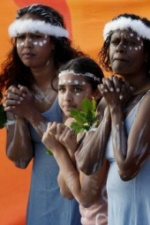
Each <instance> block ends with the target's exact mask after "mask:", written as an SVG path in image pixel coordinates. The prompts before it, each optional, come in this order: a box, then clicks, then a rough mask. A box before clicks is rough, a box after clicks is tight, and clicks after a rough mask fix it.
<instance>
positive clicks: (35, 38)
mask: <svg viewBox="0 0 150 225" xmlns="http://www.w3.org/2000/svg"><path fill="white" fill-rule="evenodd" d="M47 42H48V36H47V35H43V34H40V35H38V34H22V35H20V36H18V37H17V44H16V46H17V48H21V47H24V46H26V45H28V44H29V45H31V46H37V47H43V46H44V45H46V44H47Z"/></svg>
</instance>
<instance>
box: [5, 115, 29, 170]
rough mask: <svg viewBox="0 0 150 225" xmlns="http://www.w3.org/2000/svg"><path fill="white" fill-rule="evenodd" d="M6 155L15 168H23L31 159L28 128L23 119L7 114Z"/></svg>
mask: <svg viewBox="0 0 150 225" xmlns="http://www.w3.org/2000/svg"><path fill="white" fill-rule="evenodd" d="M7 118H8V120H7V124H6V129H7V144H6V153H7V156H8V158H9V159H11V160H12V161H13V162H14V163H15V165H16V166H17V167H20V168H25V167H26V166H27V165H28V163H29V162H30V160H31V159H32V157H33V150H32V143H31V138H30V133H29V129H28V126H27V124H26V122H25V120H24V119H23V118H19V117H16V116H14V115H13V114H10V113H7Z"/></svg>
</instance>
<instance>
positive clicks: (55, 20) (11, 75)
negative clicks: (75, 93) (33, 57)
mask: <svg viewBox="0 0 150 225" xmlns="http://www.w3.org/2000/svg"><path fill="white" fill-rule="evenodd" d="M25 14H31V15H35V16H37V17H38V18H39V19H41V20H44V21H45V22H47V23H51V24H52V25H57V26H60V27H63V28H65V24H64V20H63V17H62V15H61V14H60V13H59V12H57V11H56V10H54V9H53V8H51V7H49V6H46V5H41V4H33V5H31V6H27V7H24V8H21V9H19V10H18V12H17V16H16V19H19V18H21V17H22V16H24V15H25ZM50 37H51V40H52V42H53V44H54V50H53V61H54V66H55V68H56V71H57V70H58V68H59V67H60V66H61V65H63V64H64V63H66V62H67V61H69V60H71V59H73V58H76V57H79V56H82V55H83V53H82V52H81V51H79V50H76V49H75V48H73V47H72V46H71V41H70V40H69V39H68V38H66V37H54V36H50ZM12 46H13V47H12V49H11V50H10V52H9V53H8V56H7V58H6V60H5V61H4V63H3V64H2V72H1V75H0V100H1V98H2V91H3V89H7V88H8V87H9V86H10V85H18V84H21V85H24V86H27V87H28V88H31V87H32V84H33V82H34V79H33V75H32V73H31V71H30V68H29V67H27V66H25V65H24V64H23V63H22V61H21V60H20V58H19V56H18V54H17V49H16V45H15V44H14V42H12Z"/></svg>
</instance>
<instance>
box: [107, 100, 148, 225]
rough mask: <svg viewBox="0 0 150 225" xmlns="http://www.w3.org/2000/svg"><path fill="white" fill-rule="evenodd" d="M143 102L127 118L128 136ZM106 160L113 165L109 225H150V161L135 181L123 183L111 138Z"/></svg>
mask: <svg viewBox="0 0 150 225" xmlns="http://www.w3.org/2000/svg"><path fill="white" fill-rule="evenodd" d="M142 99H143V98H142ZM142 99H141V100H140V101H139V103H138V104H137V105H136V106H135V107H134V108H133V109H132V111H131V112H130V113H129V115H128V117H127V118H126V121H125V124H126V129H127V132H128V133H129V131H130V129H131V127H132V124H133V122H134V119H135V117H136V114H137V111H138V107H139V104H140V102H141V101H142ZM137 141H138V140H137ZM106 158H107V159H108V160H109V162H110V169H109V173H108V179H107V192H108V224H109V225H150V159H147V160H146V161H145V163H144V164H143V166H142V168H141V170H140V172H139V173H138V175H137V176H136V177H135V178H134V179H132V180H130V181H122V180H121V179H120V177H119V174H118V168H117V164H116V162H115V159H114V154H113V148H112V136H111V135H110V138H109V141H108V143H107V148H106Z"/></svg>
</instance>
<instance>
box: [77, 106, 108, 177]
mask: <svg viewBox="0 0 150 225" xmlns="http://www.w3.org/2000/svg"><path fill="white" fill-rule="evenodd" d="M102 114H103V115H102ZM110 125H111V121H110V113H109V109H108V107H106V108H105V109H104V111H103V109H102V111H101V119H100V124H99V126H98V128H97V129H96V130H95V131H90V132H89V133H87V135H86V137H85V138H84V139H83V141H82V143H81V145H80V146H79V148H78V150H77V153H76V159H77V164H78V167H79V168H80V170H81V171H82V172H83V173H85V174H87V175H89V174H92V173H94V172H95V171H96V170H98V168H99V167H100V166H101V165H102V163H103V159H104V154H105V147H106V144H107V139H108V137H109V133H110Z"/></svg>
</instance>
